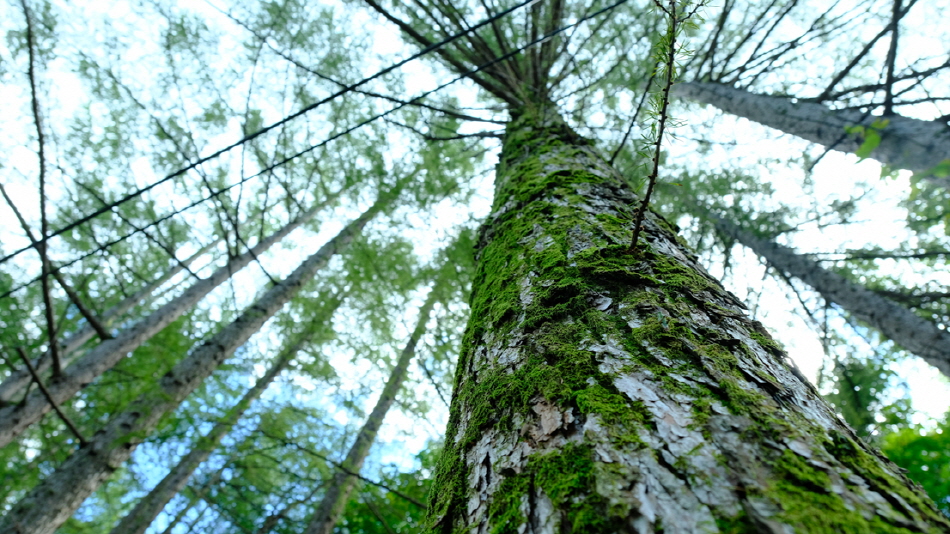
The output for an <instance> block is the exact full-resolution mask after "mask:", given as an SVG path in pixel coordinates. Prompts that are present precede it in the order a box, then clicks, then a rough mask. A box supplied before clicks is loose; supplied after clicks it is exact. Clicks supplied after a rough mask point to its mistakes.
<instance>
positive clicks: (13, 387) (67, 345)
mask: <svg viewBox="0 0 950 534" xmlns="http://www.w3.org/2000/svg"><path fill="white" fill-rule="evenodd" d="M220 242H221V239H216V240H215V241H214V242H212V243H210V244H208V245H207V246H205V247H203V248H202V249H201V250H199V251H198V252H196V253H194V254H193V255H192V256H191V257H190V258H188V259H186V260H184V261H182V262H180V263H177V264H175V266H174V267H172V268H171V269H169V270H168V272H166V273H165V274H164V275H162V276H161V277H159V278H158V279H157V280H155V281H153V282H152V283H150V284H149V285H147V286H145V287H144V288H142V289H141V290H139V291H137V292H136V293H135V294H133V295H130V296H128V297H126V298H124V299H122V300H121V301H120V302H119V303H118V304H116V305H115V306H113V307H111V308H109V309H108V310H106V311H105V312H103V314H102V315H101V317H100V319H101V320H102V322H103V323H104V324H105V325H109V324H110V323H111V322H112V321H114V320H115V319H117V318H119V317H122V316H123V315H125V314H126V313H127V312H128V311H129V310H131V309H132V308H133V307H135V306H136V305H137V304H138V303H139V302H141V301H142V300H143V299H145V298H146V297H148V296H149V295H151V294H152V293H153V292H154V291H155V290H156V289H158V288H159V287H161V286H162V285H163V284H165V282H168V281H169V280H171V279H172V278H174V277H175V276H176V275H178V273H180V272H181V271H183V270H184V269H185V268H186V267H188V266H190V265H191V264H192V263H194V261H195V260H197V259H198V258H199V257H201V256H202V255H204V254H205V253H207V252H208V251H209V250H211V248H213V247H215V246H216V245H217V244H218V243H220ZM95 335H96V331H95V329H93V328H92V327H91V326H89V325H88V324H87V325H84V326H83V327H82V328H80V329H79V330H77V331H76V332H75V333H73V334H72V335H70V336H69V337H67V338H66V339H65V340H64V341H63V342H62V344H61V345H60V347H59V355H60V357H61V358H62V359H63V364H64V365H68V364H69V363H71V362H72V361H73V360H74V359H75V355H76V350H77V349H79V347H81V346H82V345H83V344H84V343H85V342H87V341H89V340H90V339H92V337H93V336H95ZM71 356H72V357H71ZM52 364H53V358H52V355H51V354H50V352H49V351H46V353H44V354H43V355H42V356H40V357H39V358H37V360H36V362H34V363H33V366H34V367H35V368H36V371H37V372H38V373H42V372H44V371H46V370H47V369H49V368H50V366H52ZM32 379H33V378H32V376H31V375H30V372H29V370H27V369H19V370H17V371H14V372H13V373H11V374H10V376H8V377H7V378H6V379H4V381H3V382H2V383H0V407H3V406H6V405H7V404H9V403H11V402H13V400H14V399H15V398H16V397H17V396H19V395H20V394H22V393H23V392H24V391H25V390H26V388H27V386H29V385H30V382H31V381H32Z"/></svg>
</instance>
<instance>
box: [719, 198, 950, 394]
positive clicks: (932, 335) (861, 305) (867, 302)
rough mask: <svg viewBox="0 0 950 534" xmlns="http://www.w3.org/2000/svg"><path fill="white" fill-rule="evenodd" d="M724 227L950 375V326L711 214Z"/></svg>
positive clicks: (737, 237)
mask: <svg viewBox="0 0 950 534" xmlns="http://www.w3.org/2000/svg"><path fill="white" fill-rule="evenodd" d="M710 217H711V218H712V219H713V221H714V222H715V224H716V227H717V228H719V230H720V231H722V232H724V233H726V234H728V235H730V236H732V237H734V238H735V239H736V241H738V242H739V243H742V244H743V245H745V246H747V247H749V248H750V249H752V250H753V251H754V252H755V253H756V254H758V255H759V256H760V257H762V258H764V259H765V260H766V261H768V262H769V263H770V264H772V266H773V267H775V268H776V269H779V270H780V271H782V272H784V273H786V274H788V275H791V276H794V277H795V278H798V279H799V280H801V281H802V282H805V283H806V284H808V285H809V286H811V287H812V289H814V290H815V291H817V292H818V293H820V294H821V296H822V297H824V298H825V300H827V301H828V302H832V303H834V304H837V305H838V306H841V307H842V308H844V309H845V310H846V311H847V312H848V313H850V314H851V315H853V316H854V317H856V318H858V319H860V320H861V321H864V322H865V323H867V324H869V325H871V326H873V327H874V328H877V329H878V330H880V331H881V333H882V334H884V335H885V336H886V337H888V338H889V339H891V340H893V341H894V342H896V343H897V344H899V345H901V346H902V347H904V348H905V349H907V350H909V351H910V352H913V353H914V354H916V355H918V356H920V357H921V358H923V359H924V361H926V362H927V363H929V364H930V365H933V366H934V367H936V368H937V369H939V370H940V372H941V373H943V374H944V375H946V376H947V377H950V332H947V331H946V330H941V329H939V328H937V325H936V324H934V323H932V322H931V321H928V320H926V319H924V318H923V317H921V316H919V315H917V314H916V313H914V312H912V311H910V310H909V309H907V308H905V307H904V306H901V305H900V304H898V303H896V302H894V301H892V300H890V299H888V298H886V297H882V296H881V295H879V294H877V293H875V292H874V291H871V290H869V289H867V288H864V287H861V286H860V285H858V284H855V283H853V282H851V281H850V280H848V279H847V278H845V277H843V276H841V275H839V274H837V273H833V272H831V271H828V270H826V269H824V268H822V267H821V265H819V264H818V263H817V262H815V261H814V260H811V259H809V258H807V257H804V256H800V255H798V254H796V253H795V252H794V251H793V250H791V249H789V248H788V247H783V246H782V245H779V244H777V243H775V242H773V241H770V240H768V239H761V238H758V237H756V236H755V235H753V234H752V233H750V232H747V231H745V230H743V229H742V228H740V227H738V226H737V225H735V224H733V223H731V222H729V221H726V220H723V219H720V218H718V217H715V216H712V215H710Z"/></svg>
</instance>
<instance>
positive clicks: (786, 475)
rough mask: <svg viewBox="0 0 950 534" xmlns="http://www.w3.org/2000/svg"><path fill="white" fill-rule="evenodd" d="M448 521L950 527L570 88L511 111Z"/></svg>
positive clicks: (482, 528)
mask: <svg viewBox="0 0 950 534" xmlns="http://www.w3.org/2000/svg"><path fill="white" fill-rule="evenodd" d="M512 116H513V118H512V122H511V123H510V124H509V126H508V129H507V132H506V135H505V138H504V141H503V150H502V156H501V162H500V163H499V165H498V168H497V172H496V198H495V204H494V207H493V210H492V212H491V214H490V215H489V217H488V219H487V221H486V222H485V223H484V226H483V227H482V240H481V242H480V246H479V252H478V257H477V260H478V274H477V278H476V280H475V283H474V287H473V295H472V299H471V308H472V311H471V320H470V323H469V325H468V327H467V331H466V334H465V338H464V341H463V348H462V353H461V354H460V357H459V362H458V371H457V376H456V386H455V393H454V397H453V400H452V406H451V414H450V422H449V427H448V430H447V434H446V440H445V450H444V454H443V456H442V459H441V461H440V465H439V468H438V470H437V473H436V480H435V483H434V487H433V490H432V492H431V495H432V497H431V502H430V518H429V526H428V528H429V531H430V532H444V533H449V532H472V533H488V532H492V533H495V534H502V533H519V534H528V533H542V532H545V533H547V532H552V533H553V532H577V533H585V534H593V533H599V532H603V533H607V532H609V533H615V532H642V533H646V532H664V533H666V534H670V533H683V534H686V533H697V532H774V533H792V532H796V533H809V532H853V533H867V532H943V531H947V530H948V529H950V522H948V521H947V520H946V518H944V517H943V516H941V515H940V514H939V512H937V510H936V509H935V507H934V505H933V503H932V502H931V501H930V500H929V499H928V498H927V497H926V495H925V494H924V493H923V492H922V491H921V490H920V489H919V488H918V487H917V486H916V485H915V484H913V483H911V482H909V481H908V480H907V479H906V478H904V477H903V476H902V475H901V474H900V473H899V472H898V470H897V468H896V467H895V466H894V465H893V464H891V463H890V462H889V461H888V460H886V459H885V458H884V457H883V456H881V455H880V453H878V452H877V451H876V450H874V449H872V448H870V447H868V446H867V445H865V444H864V443H862V442H861V441H860V440H859V439H858V438H857V437H856V436H855V435H854V434H853V432H852V431H851V430H850V429H849V428H848V427H847V426H845V424H844V423H842V422H841V421H840V420H839V419H838V418H837V417H836V416H835V415H834V413H833V411H832V410H831V409H830V408H829V407H828V406H827V405H826V404H825V403H824V402H823V401H822V400H821V398H820V397H819V396H818V395H817V393H816V392H815V391H814V389H813V388H812V387H811V386H810V385H809V384H808V383H807V382H806V381H805V380H804V379H803V378H802V377H801V375H800V374H799V373H797V372H796V371H795V370H794V368H793V367H791V364H790V363H789V362H788V360H787V357H786V355H785V354H784V353H783V352H782V351H781V350H780V349H779V348H778V346H777V345H776V344H775V343H774V342H773V341H772V340H771V338H770V337H769V335H768V334H767V333H766V332H765V330H764V329H763V328H762V326H761V325H760V324H759V323H757V322H755V321H753V320H751V319H749V318H748V317H747V316H746V314H745V312H744V307H743V306H742V304H741V303H739V302H738V301H737V300H736V299H735V297H733V296H732V295H731V294H730V293H729V292H727V291H725V290H724V289H723V288H722V286H721V285H720V284H719V283H718V282H717V281H716V280H715V279H713V278H711V277H710V276H709V275H708V274H707V273H706V272H705V271H704V270H703V268H702V267H701V266H700V265H699V264H698V263H697V261H696V256H695V255H694V254H693V253H692V252H691V251H690V250H689V249H688V248H687V247H685V246H684V245H683V244H682V242H681V241H680V240H679V239H678V238H677V236H676V235H675V234H674V233H673V232H672V230H671V228H670V226H669V225H668V224H667V223H666V222H664V220H663V219H662V218H661V217H659V216H657V215H655V214H653V213H649V214H648V216H647V217H646V220H645V221H644V230H643V233H642V234H641V238H640V239H641V242H640V246H639V253H637V254H632V253H630V252H629V242H630V236H631V233H632V228H631V221H632V218H633V216H632V214H633V211H634V210H635V203H636V202H637V198H636V197H635V196H634V195H633V194H632V193H631V192H630V190H629V188H628V187H627V185H626V182H625V181H624V180H623V179H622V178H621V177H620V176H618V175H617V173H616V172H615V171H614V170H613V169H612V168H611V167H610V166H608V165H607V164H606V163H605V162H604V160H603V159H602V158H601V157H600V155H599V153H598V152H597V151H596V150H595V149H594V148H593V147H592V146H590V145H589V144H588V143H587V142H586V141H585V140H584V139H583V138H580V137H579V136H577V135H576V134H575V133H574V132H573V131H572V130H571V129H570V128H569V127H568V126H566V125H565V123H564V122H563V120H562V119H561V118H560V117H559V116H558V114H557V112H556V111H555V110H554V108H553V106H550V107H530V106H528V107H524V108H522V109H519V110H516V111H514V112H513V113H512Z"/></svg>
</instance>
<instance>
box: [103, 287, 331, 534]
mask: <svg viewBox="0 0 950 534" xmlns="http://www.w3.org/2000/svg"><path fill="white" fill-rule="evenodd" d="M339 302H340V301H337V302H336V305H331V306H328V307H327V309H326V310H325V312H324V313H323V316H322V317H316V318H314V319H315V320H316V322H321V323H322V322H328V321H329V320H330V318H331V317H332V315H333V312H334V311H336V308H337V307H338V306H339ZM313 334H314V330H312V329H311V330H310V331H309V332H308V333H306V334H304V335H303V336H301V337H300V338H299V339H298V340H297V341H296V342H295V343H294V344H293V345H291V346H290V347H288V348H286V349H284V350H283V351H282V352H281V353H280V355H278V357H277V360H276V361H275V362H274V363H273V364H272V365H271V367H270V369H268V371H267V372H266V373H265V374H264V376H262V377H261V378H260V379H258V381H257V383H256V384H254V387H252V388H251V389H250V390H249V391H248V392H247V393H245V394H244V397H243V398H242V399H241V400H240V401H238V403H237V404H236V405H234V407H232V408H231V409H230V410H229V411H228V413H227V414H225V416H224V417H223V418H222V419H221V420H220V421H218V422H217V423H216V424H215V425H214V427H213V428H212V429H211V431H209V432H208V433H207V434H206V435H204V436H203V437H201V438H199V439H198V442H197V443H196V444H195V446H194V448H193V449H191V451H190V452H189V453H188V454H186V455H185V456H184V457H183V458H182V459H181V460H179V462H178V464H176V465H175V467H173V468H172V469H171V471H169V473H168V474H167V475H165V478H163V479H162V481H161V482H159V483H158V485H157V486H155V488H153V489H152V491H150V492H149V493H148V495H146V496H145V497H143V498H142V499H141V500H140V501H139V502H138V504H136V505H135V508H134V509H133V510H132V511H131V512H129V513H128V515H126V516H125V517H124V518H122V521H120V522H119V524H118V525H116V526H115V528H113V529H112V534H143V533H144V532H145V530H146V529H147V528H148V526H149V525H151V524H152V521H153V520H154V519H155V518H156V517H157V516H158V514H159V513H161V511H162V510H163V509H164V508H165V505H166V504H168V501H170V500H171V499H172V497H174V496H175V494H177V493H178V492H179V491H181V490H182V488H184V487H185V484H187V483H188V480H189V479H191V475H192V474H194V472H195V470H196V469H198V467H199V466H201V464H203V463H204V461H205V460H207V459H208V457H209V456H211V453H212V452H214V450H215V449H216V448H217V447H218V445H219V444H220V443H221V440H222V439H223V438H224V436H225V435H226V434H227V433H228V432H230V431H231V427H233V426H234V423H236V422H237V421H238V420H239V419H240V418H241V417H242V416H243V415H244V412H246V411H247V409H248V408H250V407H251V403H252V402H254V401H255V400H257V399H258V398H259V397H260V396H261V395H262V394H263V393H264V391H266V390H267V388H268V387H269V386H270V384H271V382H273V381H274V379H275V378H277V376H278V375H280V373H282V372H283V371H284V369H286V368H287V366H288V365H290V362H292V361H293V359H294V357H295V356H296V355H297V353H298V352H300V349H301V348H303V346H304V345H306V344H307V343H308V342H309V341H310V339H311V338H312V337H313Z"/></svg>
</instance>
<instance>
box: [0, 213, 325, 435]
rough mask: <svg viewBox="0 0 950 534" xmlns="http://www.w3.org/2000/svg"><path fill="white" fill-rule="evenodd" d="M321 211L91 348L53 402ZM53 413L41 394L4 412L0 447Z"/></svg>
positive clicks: (58, 384) (57, 382) (57, 383)
mask: <svg viewBox="0 0 950 534" xmlns="http://www.w3.org/2000/svg"><path fill="white" fill-rule="evenodd" d="M321 207H322V204H321V205H319V206H317V207H314V208H313V209H311V210H310V211H308V212H306V213H304V214H302V215H300V216H299V217H297V218H296V219H294V220H293V221H291V222H290V223H288V224H287V225H286V226H284V227H283V228H281V229H280V230H278V231H277V232H274V233H273V234H271V235H269V236H267V237H266V238H265V239H264V240H262V241H261V242H260V243H258V244H257V245H255V246H254V247H253V248H251V250H249V251H247V252H245V253H244V254H241V255H239V256H235V257H233V258H231V259H230V260H229V261H228V263H227V264H226V265H224V266H222V267H221V268H219V269H218V270H216V271H215V272H214V273H213V274H212V275H211V276H209V277H208V278H205V279H203V280H198V281H197V282H195V283H194V284H192V285H191V287H189V288H188V289H187V290H185V292H184V293H182V294H181V295H179V296H178V297H176V298H174V299H172V300H171V301H169V302H168V303H166V304H165V305H164V306H162V307H161V308H159V309H157V310H155V311H154V312H152V313H151V314H150V315H149V316H148V317H146V318H144V319H142V320H141V321H139V322H138V323H136V324H135V325H133V326H131V327H130V328H128V329H127V330H124V331H122V332H120V333H119V334H118V335H117V336H116V337H114V338H112V339H108V340H105V341H103V342H102V343H100V344H99V345H96V347H94V348H92V349H90V350H89V351H88V352H87V353H85V354H84V355H83V356H82V357H80V358H78V359H77V360H76V361H75V362H74V363H73V364H72V365H70V366H69V367H67V368H66V369H65V370H64V371H63V373H62V374H61V375H60V376H58V377H54V378H53V380H51V381H50V383H49V384H48V386H47V388H48V389H49V391H50V394H51V395H52V397H53V400H55V401H56V403H57V404H60V403H63V402H65V401H66V400H68V399H69V398H70V397H72V396H73V395H75V394H76V392H78V391H79V390H81V389H82V388H84V387H86V386H87V385H88V384H90V383H91V382H92V381H93V380H95V379H96V378H97V377H98V376H99V375H101V374H102V373H104V372H106V371H108V370H109V369H111V368H112V367H113V366H114V365H115V364H117V363H118V362H119V361H120V360H122V358H124V357H125V355H126V354H128V353H129V352H131V351H133V350H135V349H136V348H137V347H138V346H139V345H141V344H142V343H144V342H146V341H147V340H149V339H150V338H151V337H152V336H154V335H155V334H157V333H158V332H160V331H161V330H162V329H163V328H165V327H166V326H168V325H169V324H171V323H172V321H174V320H175V319H177V318H179V317H181V315H182V314H184V313H185V312H187V311H188V310H190V309H191V308H192V307H194V306H195V305H196V304H197V303H198V302H199V301H201V299H202V298H204V296H205V295H207V294H208V293H210V292H211V291H212V290H213V289H214V288H216V287H218V286H219V285H221V284H223V283H224V282H226V281H227V280H228V279H229V278H231V276H232V275H233V274H234V273H236V272H237V271H240V270H241V269H243V268H244V267H246V266H247V265H249V264H250V263H251V262H252V261H254V259H255V258H257V257H258V256H259V255H261V254H263V253H264V252H265V251H266V250H267V249H269V248H270V247H271V246H273V245H274V244H276V243H278V242H279V241H280V240H281V239H283V238H284V237H285V236H286V235H287V234H289V233H290V232H292V231H293V230H295V229H296V228H298V227H299V226H301V225H302V224H305V223H306V222H308V221H310V220H311V219H313V217H314V216H315V215H316V214H317V212H318V211H319V210H320V208H321ZM50 409H51V407H50V404H49V402H48V401H47V399H46V396H45V395H44V394H43V393H41V392H39V391H34V392H33V393H32V394H30V395H29V396H28V397H27V398H26V401H25V402H23V403H18V404H15V405H11V406H7V407H5V408H0V447H3V446H5V445H6V444H8V443H10V442H11V441H13V439H15V438H16V437H17V436H18V435H20V434H21V433H22V432H23V431H24V430H26V429H27V428H28V427H29V426H30V425H32V424H33V423H35V422H37V421H39V420H40V418H41V417H43V415H44V414H45V413H46V412H48V411H49V410H50Z"/></svg>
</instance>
